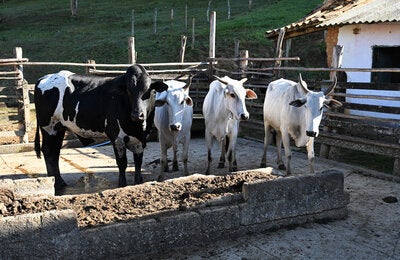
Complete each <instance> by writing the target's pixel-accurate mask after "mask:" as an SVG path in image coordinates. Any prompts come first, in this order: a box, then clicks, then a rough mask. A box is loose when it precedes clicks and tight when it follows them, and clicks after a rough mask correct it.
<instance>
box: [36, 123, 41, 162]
mask: <svg viewBox="0 0 400 260" xmlns="http://www.w3.org/2000/svg"><path fill="white" fill-rule="evenodd" d="M35 151H36V157H37V158H39V159H40V158H41V157H40V133H39V124H37V127H36V134H35Z"/></svg>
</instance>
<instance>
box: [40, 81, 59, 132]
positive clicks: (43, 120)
mask: <svg viewBox="0 0 400 260" xmlns="http://www.w3.org/2000/svg"><path fill="white" fill-rule="evenodd" d="M59 99H60V92H59V90H58V89H57V88H53V89H49V90H46V91H45V92H44V93H43V94H42V91H41V90H40V89H38V88H36V89H35V108H36V114H37V120H38V124H39V125H40V126H47V125H49V124H50V119H51V117H52V116H53V114H54V111H55V110H56V108H57V104H58V100H59Z"/></svg>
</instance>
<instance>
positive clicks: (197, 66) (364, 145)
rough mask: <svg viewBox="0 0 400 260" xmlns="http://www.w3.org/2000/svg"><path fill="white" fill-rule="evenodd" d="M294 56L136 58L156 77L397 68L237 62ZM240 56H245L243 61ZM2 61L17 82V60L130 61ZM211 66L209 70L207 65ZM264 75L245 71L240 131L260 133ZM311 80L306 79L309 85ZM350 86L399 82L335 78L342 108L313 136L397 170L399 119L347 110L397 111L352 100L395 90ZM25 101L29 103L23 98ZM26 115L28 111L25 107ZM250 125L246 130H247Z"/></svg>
mask: <svg viewBox="0 0 400 260" xmlns="http://www.w3.org/2000/svg"><path fill="white" fill-rule="evenodd" d="M297 60H298V57H292V58H288V57H286V58H279V59H277V58H238V57H235V58H210V59H209V60H208V61H203V62H172V63H145V64H141V65H143V66H144V67H146V69H148V71H149V72H150V73H151V74H153V75H152V76H154V77H155V78H157V77H159V78H166V77H165V74H182V73H190V72H200V73H202V74H204V75H212V74H214V73H215V72H216V71H222V72H225V71H224V70H223V69H222V68H219V67H218V66H219V65H220V64H219V62H225V61H227V62H232V63H234V64H236V65H237V67H236V68H237V70H236V71H226V72H227V73H230V74H233V75H238V76H239V77H240V76H243V75H249V74H253V75H260V74H261V75H266V72H268V71H270V72H275V71H282V70H289V71H290V70H292V71H329V72H332V71H357V72H397V73H398V72H400V69H399V68H372V69H371V68H304V67H261V68H251V67H245V66H241V64H247V61H251V62H261V63H262V62H275V61H297ZM243 61H245V62H243ZM1 66H12V67H13V68H14V69H15V70H14V71H9V72H8V71H4V72H3V71H1V72H0V79H8V80H16V81H17V82H19V83H18V84H21V81H22V80H23V76H22V78H21V68H22V66H76V67H87V68H88V70H87V71H88V72H89V73H95V74H102V75H107V74H119V73H124V71H123V70H115V69H114V68H127V67H129V66H131V64H96V63H93V62H92V63H73V62H30V61H28V59H26V58H22V59H21V58H20V59H0V67H1ZM98 68H108V69H111V70H106V69H104V70H99V69H98ZM207 70H211V71H207ZM267 75H268V77H260V78H257V77H250V80H249V81H248V82H246V84H245V85H246V87H249V88H252V89H254V90H255V91H256V92H257V94H259V98H258V99H257V100H249V101H248V102H247V106H248V110H249V112H250V113H251V119H250V120H248V121H247V122H243V123H242V124H241V132H242V134H243V135H245V136H251V137H253V138H254V137H255V138H260V139H261V138H262V136H263V120H262V117H263V115H262V110H263V109H262V107H263V97H264V93H265V89H266V88H267V85H268V83H269V82H270V81H272V80H273V79H274V78H273V77H271V76H272V75H274V74H273V73H270V74H267ZM210 80H212V78H209V77H207V76H206V77H204V78H201V79H197V81H195V82H196V84H195V85H194V86H192V87H191V90H190V93H191V96H192V99H193V100H194V103H195V105H194V113H195V115H196V118H201V107H202V102H203V99H204V97H205V95H206V93H207V91H208V83H209V81H210ZM313 85H317V84H313V83H311V84H309V86H310V88H312V86H313ZM23 88H24V89H25V90H24V91H25V98H24V109H25V110H29V98H28V99H26V97H27V95H26V92H27V91H29V90H31V89H32V85H29V84H24V85H23ZM349 89H368V90H369V89H373V90H376V89H378V90H391V91H400V84H369V83H343V82H339V85H338V87H337V88H336V89H335V93H333V94H332V96H333V97H335V98H337V99H339V100H341V101H342V102H343V104H344V106H343V108H342V109H340V110H337V111H333V112H327V113H325V118H324V119H323V121H322V124H321V130H322V131H321V134H320V136H319V137H318V138H317V139H316V141H317V142H319V143H321V144H325V145H327V146H328V147H329V149H328V152H327V153H326V156H328V157H334V156H335V155H334V154H335V150H337V148H349V149H353V150H360V151H364V152H370V153H374V154H381V155H385V156H389V157H392V158H394V166H393V173H394V174H396V175H400V120H399V119H397V118H382V117H375V116H366V115H359V114H354V113H353V112H352V111H356V110H357V111H358V110H362V111H367V112H374V113H382V112H383V113H386V114H393V115H399V114H400V108H399V107H398V106H396V105H366V104H359V103H357V102H355V101H354V100H362V99H374V100H378V101H381V102H397V101H400V97H398V96H393V95H392V96H388V95H386V96H385V95H380V94H354V93H348V91H347V90H349ZM26 102H28V104H25V103H26ZM25 116H26V117H27V113H25ZM26 117H25V120H24V121H25V129H28V126H29V127H30V125H31V123H30V121H29V118H26ZM249 129H250V130H249ZM15 133H16V134H18V135H21V134H23V135H26V130H24V131H16V132H15Z"/></svg>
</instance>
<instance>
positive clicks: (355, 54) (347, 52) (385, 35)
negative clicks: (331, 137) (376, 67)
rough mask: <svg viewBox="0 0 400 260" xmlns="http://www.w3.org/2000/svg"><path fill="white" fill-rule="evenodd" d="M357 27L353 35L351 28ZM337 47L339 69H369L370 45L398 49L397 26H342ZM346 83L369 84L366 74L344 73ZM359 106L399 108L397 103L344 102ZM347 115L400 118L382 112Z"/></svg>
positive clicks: (399, 30) (390, 93) (399, 34)
mask: <svg viewBox="0 0 400 260" xmlns="http://www.w3.org/2000/svg"><path fill="white" fill-rule="evenodd" d="M355 28H359V33H358V34H354V33H353V29H355ZM337 44H338V45H342V46H343V47H344V49H343V60H342V67H343V68H372V50H373V47H374V46H388V47H390V46H400V23H387V24H357V25H346V26H343V27H341V28H340V29H339V35H338V43H337ZM346 73H347V82H364V83H369V82H370V80H371V73H370V72H346ZM347 93H354V94H368V95H382V96H396V97H400V91H379V90H377V91H374V90H356V89H355V90H347ZM348 100H349V102H350V101H351V102H352V103H359V104H371V105H372V104H375V105H378V104H379V105H383V106H385V105H386V106H397V107H400V101H384V102H383V101H380V100H374V99H348ZM349 112H350V113H351V114H357V115H365V116H374V117H382V118H395V119H400V115H393V114H384V113H367V112H365V111H355V110H352V111H349Z"/></svg>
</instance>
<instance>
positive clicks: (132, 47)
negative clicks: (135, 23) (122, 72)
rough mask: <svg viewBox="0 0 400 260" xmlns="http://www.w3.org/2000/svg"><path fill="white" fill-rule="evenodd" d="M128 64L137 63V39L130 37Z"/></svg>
mask: <svg viewBox="0 0 400 260" xmlns="http://www.w3.org/2000/svg"><path fill="white" fill-rule="evenodd" d="M128 63H130V64H135V63H136V50H135V37H133V36H131V37H128Z"/></svg>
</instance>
